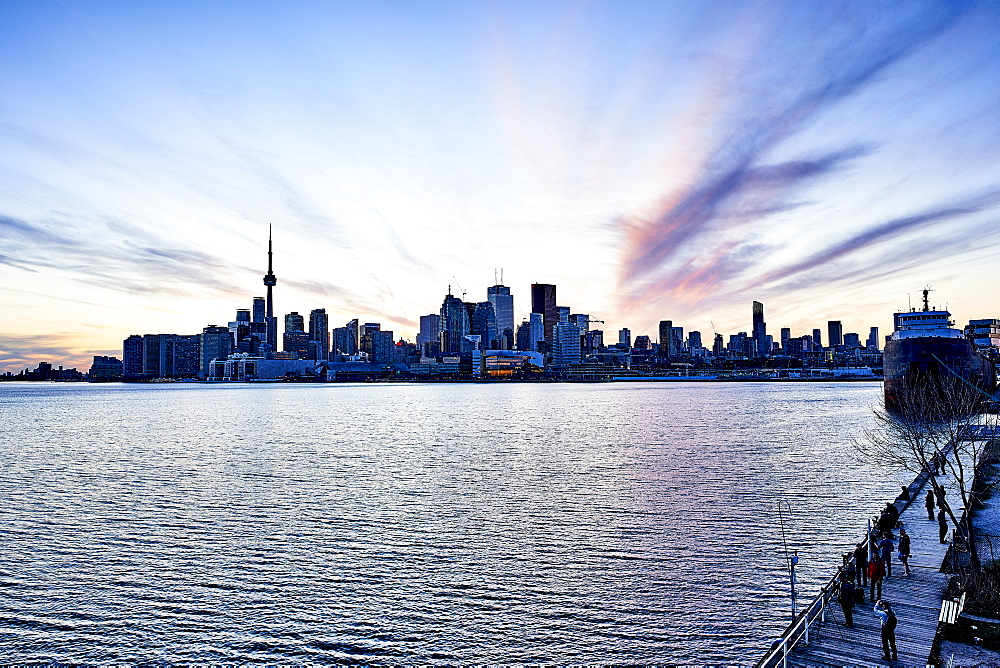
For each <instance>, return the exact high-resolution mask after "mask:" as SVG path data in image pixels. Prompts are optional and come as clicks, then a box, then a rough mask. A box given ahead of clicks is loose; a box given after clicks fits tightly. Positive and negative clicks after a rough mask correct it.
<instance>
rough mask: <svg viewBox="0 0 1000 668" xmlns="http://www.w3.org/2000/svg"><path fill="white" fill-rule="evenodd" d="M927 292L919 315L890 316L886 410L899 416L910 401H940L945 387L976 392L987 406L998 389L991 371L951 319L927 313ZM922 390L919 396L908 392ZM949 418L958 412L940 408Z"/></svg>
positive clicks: (932, 311)
mask: <svg viewBox="0 0 1000 668" xmlns="http://www.w3.org/2000/svg"><path fill="white" fill-rule="evenodd" d="M929 293H930V288H925V289H924V290H923V310H922V311H918V310H917V309H915V308H913V309H910V310H909V311H904V312H901V313H896V314H894V316H893V318H894V321H895V331H894V332H893V333H892V336H891V337H890V338H889V340H888V341H886V344H885V352H884V354H883V363H884V366H885V406H886V408H888V409H889V410H894V411H899V410H902V409H904V408H906V406H905V405H904V404H905V403H906V401H907V400H908V398H912V397H917V396H920V397H928V396H936V398H937V399H943V395H942V389H943V387H944V385H945V384H948V383H957V386H960V387H968V388H974V389H975V390H978V391H976V392H974V393H973V395H974V396H976V397H977V398H980V397H981V398H982V399H984V400H987V399H988V398H989V396H990V393H991V392H992V391H993V389H994V388H995V387H996V372H995V370H994V368H993V365H992V364H991V363H990V362H989V360H987V359H986V358H985V357H983V356H982V355H981V354H980V353H979V351H978V350H976V347H975V346H974V345H973V343H972V341H970V340H969V339H968V338H966V337H965V336H964V334H963V333H962V331H961V330H959V329H955V328H954V326H953V325H954V322H953V321H952V319H951V313H950V312H948V311H947V310H939V309H934V308H931V306H930V302H929V300H928V294H929ZM918 387H919V388H923V390H924V391H923V392H922V393H921V394H919V395H917V394H915V393H914V392H912V391H907V388H918ZM941 407H942V408H943V409H944V412H945V413H947V414H949V415H951V414H954V413H955V412H957V411H960V410H962V408H961V407H957V406H947V405H942V406H941Z"/></svg>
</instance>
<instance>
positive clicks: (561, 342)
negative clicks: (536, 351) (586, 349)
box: [552, 322, 582, 367]
mask: <svg viewBox="0 0 1000 668" xmlns="http://www.w3.org/2000/svg"><path fill="white" fill-rule="evenodd" d="M552 336H553V338H552V363H553V364H554V365H555V366H556V367H565V366H568V365H570V364H579V363H580V360H581V359H582V352H581V349H580V328H579V327H577V326H576V325H571V324H569V323H568V322H560V323H556V326H555V327H554V328H553V333H552Z"/></svg>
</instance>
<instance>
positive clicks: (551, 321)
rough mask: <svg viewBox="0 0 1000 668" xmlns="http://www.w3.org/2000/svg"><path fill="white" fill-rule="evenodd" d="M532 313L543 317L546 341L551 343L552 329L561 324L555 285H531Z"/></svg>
mask: <svg viewBox="0 0 1000 668" xmlns="http://www.w3.org/2000/svg"><path fill="white" fill-rule="evenodd" d="M531 312H532V313H540V314H541V315H542V324H543V327H544V330H545V333H544V340H545V341H546V342H547V343H551V342H552V328H553V327H555V325H556V323H557V322H559V311H558V309H557V308H556V286H555V285H552V284H549V283H532V284H531Z"/></svg>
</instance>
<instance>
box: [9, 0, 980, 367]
mask: <svg viewBox="0 0 1000 668" xmlns="http://www.w3.org/2000/svg"><path fill="white" fill-rule="evenodd" d="M998 34H1000V3H996V2H973V3H965V2H957V1H949V2H941V3H936V2H911V3H899V2H846V3H837V2H828V1H824V2H818V1H817V2H810V1H807V0H799V1H795V2H774V1H771V0H768V1H766V2H765V1H763V0H762V1H760V2H731V1H728V0H727V1H723V2H716V3H713V2H700V1H699V2H694V1H685V2H669V1H666V0H660V1H657V2H649V3H645V2H639V1H638V0H630V1H627V2H546V1H531V2H528V1H517V0H511V1H509V2H485V1H484V2H454V3H452V2H430V1H428V2H399V1H396V2H384V3H383V2H375V1H366V2H328V1H324V2H312V1H309V0H298V1H293V0H282V1H277V0H275V1H272V2H267V1H261V0H246V1H240V2H236V1H227V0H216V1H213V2H203V1H198V2H185V1H183V0H172V1H171V2H169V3H156V2H141V1H140V2H130V3H123V2H110V1H107V2H97V1H88V2H77V1H72V2H71V1H65V2H52V1H48V0H7V1H5V2H3V3H0V91H2V95H0V285H2V286H3V287H2V288H0V313H2V316H0V372H2V371H13V372H17V371H19V370H21V369H23V368H25V367H28V366H31V367H32V368H33V367H34V366H36V365H37V363H38V362H41V361H50V362H52V363H54V364H65V365H67V366H76V367H78V368H81V369H82V370H85V369H86V368H89V366H90V361H91V359H92V357H93V355H115V356H119V357H120V356H121V342H122V340H123V339H124V338H125V337H127V336H128V335H130V334H147V333H176V334H193V333H197V332H200V331H201V329H202V328H203V327H205V326H206V325H209V324H220V325H224V324H226V323H227V322H229V321H230V320H233V319H234V318H235V311H236V309H238V308H250V304H251V301H252V298H253V297H254V296H259V295H263V294H264V290H263V284H262V277H263V274H264V273H265V272H266V269H267V266H266V261H267V254H266V253H267V235H268V229H269V226H270V227H271V228H272V229H273V237H274V272H275V274H276V275H277V277H278V284H277V287H276V288H275V298H274V299H275V311H276V315H278V316H279V317H280V316H281V315H283V314H285V313H288V312H290V311H298V312H299V313H304V314H308V312H309V311H310V310H311V309H314V308H325V309H326V310H327V312H328V313H329V314H330V322H331V324H332V325H334V326H340V325H342V324H343V323H346V322H347V321H348V320H350V319H353V318H358V319H360V320H361V321H362V322H380V323H381V324H382V327H383V329H392V330H393V331H394V332H395V333H396V335H397V338H398V337H399V336H402V337H405V338H407V339H410V340H412V339H413V337H414V335H415V332H416V329H417V326H418V321H419V317H420V316H421V315H424V314H427V313H436V312H438V311H439V309H440V306H441V301H442V299H443V298H444V296H445V294H446V293H447V291H448V289H449V286H450V287H451V290H452V291H453V292H454V294H457V295H458V294H462V293H463V292H464V293H466V299H467V300H468V301H484V300H485V299H486V288H487V286H490V285H493V284H494V282H495V281H496V280H497V278H498V276H499V272H500V270H501V269H502V271H503V282H504V284H506V285H509V286H510V287H511V290H512V293H513V294H514V308H515V321H516V322H520V320H521V319H522V317H526V316H527V314H528V313H529V312H530V284H531V283H536V282H537V283H554V284H556V286H557V301H558V303H559V304H560V305H566V306H570V307H571V309H572V311H573V312H575V313H576V312H579V313H589V314H591V317H592V318H595V319H600V320H603V321H604V324H603V325H601V324H595V325H594V326H595V327H600V328H603V329H604V330H605V332H606V339H607V340H610V341H617V331H618V329H619V328H622V327H628V328H630V329H631V331H632V334H633V336H635V335H638V334H648V335H650V336H651V337H652V338H654V340H655V338H656V334H657V322H658V321H660V320H667V319H669V320H672V321H673V322H674V325H675V326H683V327H685V331H689V330H699V331H701V332H702V333H703V337H705V338H706V339H707V340H710V335H711V332H713V331H718V332H719V333H722V334H725V335H729V334H733V333H736V332H737V331H748V330H749V329H750V322H751V302H752V301H754V300H757V301H761V302H763V303H764V305H765V318H766V321H767V323H768V330H769V333H771V334H774V335H775V336H777V335H778V333H779V329H780V328H781V327H791V328H792V335H793V336H799V335H802V334H807V333H810V332H811V330H812V329H813V328H814V327H820V328H822V329H823V330H824V332H825V329H826V322H827V321H828V320H841V321H842V322H843V323H844V331H848V332H850V331H854V332H859V333H861V334H862V340H864V338H866V336H867V333H868V328H869V327H872V326H877V327H879V328H880V330H881V332H882V333H883V334H886V333H889V332H890V331H891V324H892V313H893V311H895V310H899V309H905V308H906V307H907V305H908V303H910V301H911V300H912V303H914V304H916V303H917V301H918V298H919V291H920V289H921V288H923V287H924V286H925V285H931V286H932V287H933V289H934V292H932V293H931V295H932V301H933V302H934V303H935V304H937V305H939V306H946V307H948V308H949V309H950V310H951V311H952V313H953V315H954V317H955V319H956V321H957V322H958V325H959V326H961V325H963V324H965V323H966V322H968V320H969V319H972V318H1000V289H998V286H1000V280H998V278H997V277H998V270H1000V113H997V109H1000V40H998V39H997V37H996V36H997V35H998Z"/></svg>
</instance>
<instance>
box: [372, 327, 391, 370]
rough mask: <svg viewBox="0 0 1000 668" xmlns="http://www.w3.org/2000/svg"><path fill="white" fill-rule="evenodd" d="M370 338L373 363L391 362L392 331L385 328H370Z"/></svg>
mask: <svg viewBox="0 0 1000 668" xmlns="http://www.w3.org/2000/svg"><path fill="white" fill-rule="evenodd" d="M370 333H371V339H372V355H371V361H372V363H373V364H392V361H393V359H392V358H393V352H394V348H395V344H394V343H393V340H392V336H393V334H392V331H390V330H385V329H376V330H370Z"/></svg>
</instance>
